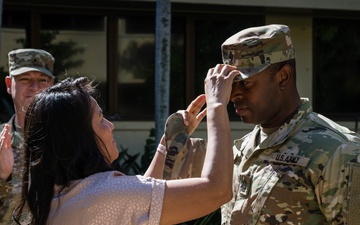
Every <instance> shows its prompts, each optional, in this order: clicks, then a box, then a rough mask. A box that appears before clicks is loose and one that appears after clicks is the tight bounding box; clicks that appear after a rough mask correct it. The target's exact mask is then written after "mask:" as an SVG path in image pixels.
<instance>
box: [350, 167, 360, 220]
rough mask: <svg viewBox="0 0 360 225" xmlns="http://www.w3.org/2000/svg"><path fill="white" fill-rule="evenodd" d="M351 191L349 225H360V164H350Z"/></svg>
mask: <svg viewBox="0 0 360 225" xmlns="http://www.w3.org/2000/svg"><path fill="white" fill-rule="evenodd" d="M350 171H351V172H352V174H350V176H351V177H350V179H351V189H350V193H349V200H350V204H349V219H348V224H360V216H359V208H360V164H358V163H351V164H350Z"/></svg>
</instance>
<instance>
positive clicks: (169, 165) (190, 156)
mask: <svg viewBox="0 0 360 225" xmlns="http://www.w3.org/2000/svg"><path fill="white" fill-rule="evenodd" d="M165 147H166V149H167V155H166V159H165V166H164V171H163V178H164V179H166V180H173V179H182V178H188V177H200V176H201V171H202V166H203V164H204V159H205V153H206V140H204V139H201V138H190V137H189V136H188V131H187V128H186V126H185V124H184V123H183V117H182V115H181V114H178V113H174V114H172V115H170V116H169V118H168V119H167V121H166V123H165Z"/></svg>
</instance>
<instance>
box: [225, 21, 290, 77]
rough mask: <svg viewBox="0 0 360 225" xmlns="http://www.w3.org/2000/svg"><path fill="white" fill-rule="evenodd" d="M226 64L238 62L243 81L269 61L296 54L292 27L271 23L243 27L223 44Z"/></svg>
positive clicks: (258, 71) (237, 65) (279, 60)
mask: <svg viewBox="0 0 360 225" xmlns="http://www.w3.org/2000/svg"><path fill="white" fill-rule="evenodd" d="M221 51H222V59H223V63H224V64H229V65H233V66H236V67H237V68H238V70H239V72H240V76H238V77H236V78H235V79H234V81H240V80H243V79H246V78H248V77H251V76H253V75H255V74H258V73H260V72H261V71H263V70H264V69H266V68H267V67H268V66H269V65H271V64H274V63H279V62H283V61H286V60H290V59H294V58H295V49H294V47H293V44H292V40H291V36H290V29H289V27H288V26H286V25H280V24H271V25H266V26H260V27H251V28H248V29H245V30H242V31H240V32H238V33H236V34H234V35H233V36H231V37H230V38H228V39H227V40H226V41H225V42H224V43H223V44H222V45H221Z"/></svg>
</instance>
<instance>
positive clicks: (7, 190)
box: [0, 116, 24, 225]
mask: <svg viewBox="0 0 360 225" xmlns="http://www.w3.org/2000/svg"><path fill="white" fill-rule="evenodd" d="M8 124H10V126H11V134H12V138H11V146H12V148H13V152H14V167H13V170H12V174H11V178H10V179H8V180H7V181H3V180H0V225H5V224H6V225H8V224H16V223H15V222H14V221H13V220H12V213H13V211H14V209H15V207H16V204H17V203H18V202H19V200H20V195H21V188H22V173H23V168H24V160H23V151H22V146H23V137H22V135H21V134H20V133H18V132H17V131H15V129H14V116H13V117H12V118H11V119H10V121H9V122H8ZM4 125H5V124H1V125H0V130H2V129H3V128H4Z"/></svg>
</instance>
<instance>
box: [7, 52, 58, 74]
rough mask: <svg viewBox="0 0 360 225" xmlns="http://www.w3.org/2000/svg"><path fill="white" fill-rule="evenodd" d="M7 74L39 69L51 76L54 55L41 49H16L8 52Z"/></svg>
mask: <svg viewBox="0 0 360 225" xmlns="http://www.w3.org/2000/svg"><path fill="white" fill-rule="evenodd" d="M8 57H9V74H10V75H11V76H16V75H20V74H23V73H26V72H29V71H39V72H42V73H44V74H46V75H48V76H49V77H51V78H55V77H54V75H53V70H54V62H55V59H54V57H53V56H52V55H51V54H50V53H48V52H46V51H44V50H41V49H32V48H25V49H17V50H13V51H11V52H9V54H8Z"/></svg>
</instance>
